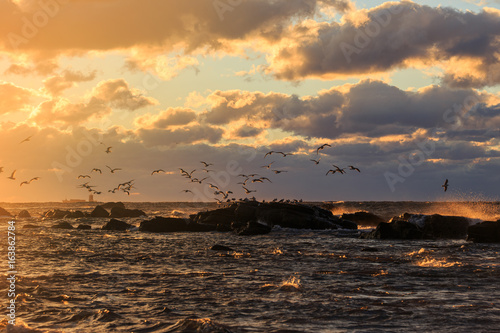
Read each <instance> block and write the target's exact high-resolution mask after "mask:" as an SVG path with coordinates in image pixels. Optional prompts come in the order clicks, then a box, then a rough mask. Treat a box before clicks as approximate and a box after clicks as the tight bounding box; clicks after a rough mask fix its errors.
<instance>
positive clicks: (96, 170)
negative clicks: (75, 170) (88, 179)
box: [90, 168, 102, 174]
mask: <svg viewBox="0 0 500 333" xmlns="http://www.w3.org/2000/svg"><path fill="white" fill-rule="evenodd" d="M94 171H95V172H99V173H100V174H102V171H101V169H98V168H93V169H92V171H90V173H92V172H94Z"/></svg>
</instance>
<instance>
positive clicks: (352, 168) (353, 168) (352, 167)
mask: <svg viewBox="0 0 500 333" xmlns="http://www.w3.org/2000/svg"><path fill="white" fill-rule="evenodd" d="M349 170H355V171H357V172H361V171H360V170H359V169H358V168H356V167H355V166H352V165H349Z"/></svg>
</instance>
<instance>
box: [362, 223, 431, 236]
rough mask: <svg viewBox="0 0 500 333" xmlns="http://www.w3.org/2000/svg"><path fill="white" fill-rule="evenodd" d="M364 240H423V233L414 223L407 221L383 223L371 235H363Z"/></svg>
mask: <svg viewBox="0 0 500 333" xmlns="http://www.w3.org/2000/svg"><path fill="white" fill-rule="evenodd" d="M360 237H361V238H364V239H421V238H422V231H421V230H420V229H419V228H418V227H417V226H416V225H415V224H413V223H410V222H406V221H400V220H396V221H392V222H390V223H387V222H381V223H379V225H378V226H377V228H375V230H372V231H371V232H369V233H364V234H361V236H360Z"/></svg>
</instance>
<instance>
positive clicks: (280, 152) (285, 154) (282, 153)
mask: <svg viewBox="0 0 500 333" xmlns="http://www.w3.org/2000/svg"><path fill="white" fill-rule="evenodd" d="M276 154H281V155H283V157H287V156H288V155H293V154H292V153H284V152H282V151H277V152H276Z"/></svg>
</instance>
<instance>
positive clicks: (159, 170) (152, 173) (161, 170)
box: [151, 169, 165, 176]
mask: <svg viewBox="0 0 500 333" xmlns="http://www.w3.org/2000/svg"><path fill="white" fill-rule="evenodd" d="M160 172H165V170H163V169H158V170H153V172H151V176H152V175H154V174H155V173H160Z"/></svg>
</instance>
